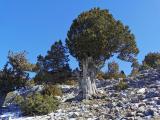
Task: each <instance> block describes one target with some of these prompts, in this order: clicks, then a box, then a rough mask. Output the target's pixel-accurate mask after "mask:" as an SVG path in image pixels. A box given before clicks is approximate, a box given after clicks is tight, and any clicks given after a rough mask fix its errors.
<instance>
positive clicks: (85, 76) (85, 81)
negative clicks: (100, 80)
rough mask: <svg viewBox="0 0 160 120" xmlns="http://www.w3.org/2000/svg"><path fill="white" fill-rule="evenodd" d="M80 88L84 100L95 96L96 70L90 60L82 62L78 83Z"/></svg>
mask: <svg viewBox="0 0 160 120" xmlns="http://www.w3.org/2000/svg"><path fill="white" fill-rule="evenodd" d="M80 88H81V90H82V94H83V98H84V99H89V98H91V97H92V96H93V95H96V94H97V88H96V70H95V68H94V66H93V61H92V59H91V58H87V59H85V60H83V62H82V79H81V82H80Z"/></svg>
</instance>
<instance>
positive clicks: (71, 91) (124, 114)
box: [15, 69, 160, 120]
mask: <svg viewBox="0 0 160 120" xmlns="http://www.w3.org/2000/svg"><path fill="white" fill-rule="evenodd" d="M126 81H127V83H128V85H129V88H128V89H126V90H121V91H118V90H117V89H116V87H115V86H116V85H117V84H118V83H119V81H118V80H101V81H100V80H97V86H98V91H99V95H98V97H95V98H94V99H92V100H83V101H81V102H79V101H76V100H71V98H74V97H75V96H76V95H77V94H78V88H76V87H69V86H63V91H64V92H65V94H64V96H63V97H62V98H61V100H62V103H61V105H60V106H59V109H58V110H57V111H56V112H54V113H51V114H49V115H45V116H36V117H21V118H16V119H15V120H160V70H153V69H152V70H146V71H142V72H141V74H139V75H137V76H136V77H134V78H131V77H130V78H127V79H126Z"/></svg>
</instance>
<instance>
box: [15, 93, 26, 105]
mask: <svg viewBox="0 0 160 120" xmlns="http://www.w3.org/2000/svg"><path fill="white" fill-rule="evenodd" d="M22 102H24V98H23V97H22V96H21V95H18V96H16V97H15V98H14V100H13V103H14V104H17V105H20V104H21V103H22Z"/></svg>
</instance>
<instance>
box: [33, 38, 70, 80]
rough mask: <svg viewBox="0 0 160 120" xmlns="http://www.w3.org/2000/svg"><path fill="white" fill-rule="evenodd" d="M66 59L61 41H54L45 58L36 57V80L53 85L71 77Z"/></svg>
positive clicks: (65, 52)
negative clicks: (37, 69)
mask: <svg viewBox="0 0 160 120" xmlns="http://www.w3.org/2000/svg"><path fill="white" fill-rule="evenodd" d="M68 57H69V56H68V55H67V49H66V47H65V46H63V44H62V41H61V40H59V41H56V42H55V43H54V44H53V45H52V46H51V49H50V50H49V51H48V52H47V55H46V56H45V57H43V56H41V55H39V56H38V62H37V66H38V67H39V72H38V74H37V76H36V79H42V81H43V80H44V81H45V82H53V83H54V82H63V81H62V80H64V79H67V78H68V77H70V76H71V69H70V67H69V64H68V61H69V58H68ZM57 80H58V81H57Z"/></svg>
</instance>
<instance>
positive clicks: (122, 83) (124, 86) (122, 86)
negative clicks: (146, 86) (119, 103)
mask: <svg viewBox="0 0 160 120" xmlns="http://www.w3.org/2000/svg"><path fill="white" fill-rule="evenodd" d="M116 88H117V90H125V89H127V88H128V84H127V83H126V82H125V81H124V80H120V82H119V84H118V85H117V86H116Z"/></svg>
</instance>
